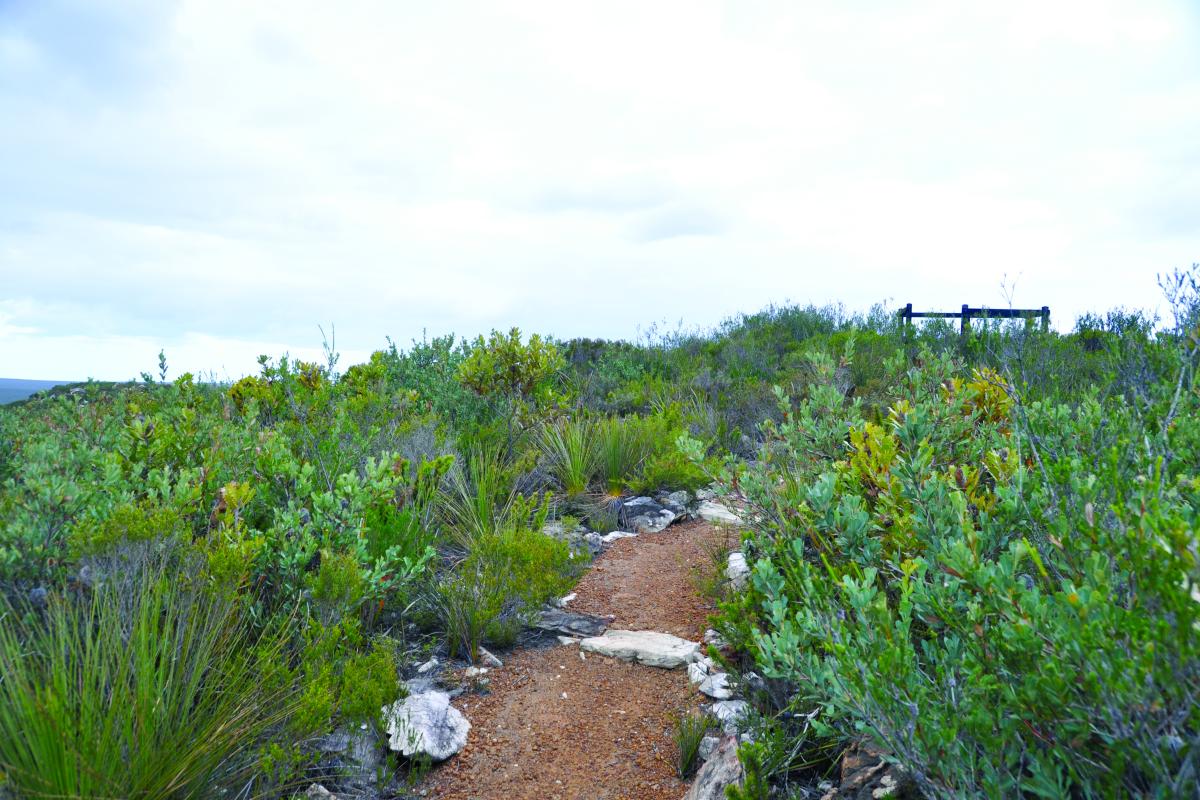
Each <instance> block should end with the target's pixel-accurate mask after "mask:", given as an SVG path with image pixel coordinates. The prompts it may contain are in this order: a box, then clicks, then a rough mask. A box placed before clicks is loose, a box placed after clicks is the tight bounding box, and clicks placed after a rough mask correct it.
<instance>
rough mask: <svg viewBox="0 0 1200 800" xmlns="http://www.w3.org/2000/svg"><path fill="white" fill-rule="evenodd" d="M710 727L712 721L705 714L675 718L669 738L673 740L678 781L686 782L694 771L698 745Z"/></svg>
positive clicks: (698, 752) (697, 756)
mask: <svg viewBox="0 0 1200 800" xmlns="http://www.w3.org/2000/svg"><path fill="white" fill-rule="evenodd" d="M711 727H712V719H711V718H710V717H709V716H707V715H706V714H699V713H696V712H694V711H693V712H691V713H689V714H680V715H679V717H677V718H676V720H675V730H674V731H672V732H671V738H672V739H674V740H675V772H676V774H678V775H679V779H680V780H685V781H686V780H687V779H688V778H690V777H691V775H692V773H693V772H695V771H696V762H697V761H698V760H699V757H700V743H701V742H703V741H704V736H705V735H706V734H707V733H708V731H709V728H711Z"/></svg>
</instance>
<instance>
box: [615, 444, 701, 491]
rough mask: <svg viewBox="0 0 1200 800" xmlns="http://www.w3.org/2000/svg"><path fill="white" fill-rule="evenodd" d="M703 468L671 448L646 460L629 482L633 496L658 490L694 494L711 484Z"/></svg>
mask: <svg viewBox="0 0 1200 800" xmlns="http://www.w3.org/2000/svg"><path fill="white" fill-rule="evenodd" d="M711 480H712V479H711V478H710V477H709V476H708V474H707V473H706V472H705V471H704V468H703V467H702V466H700V465H699V464H696V463H695V462H694V461H692V460H691V459H690V458H688V457H687V455H685V454H684V453H682V452H680V451H679V450H678V449H676V448H674V447H672V448H669V449H666V450H663V451H661V452H658V453H655V454H654V455H652V456H650V457H649V458H647V459H646V460H645V461H644V462H643V463H642V468H641V469H640V470H639V471H638V473H637V475H636V476H635V477H634V478H633V479H632V480H630V481H629V488H630V489H631V490H632V491H633V492H634V493H635V494H646V493H649V492H653V491H657V490H658V489H672V490H675V489H687V490H688V491H691V492H694V491H696V490H697V489H700V488H702V487H704V486H707V485H708V484H709V483H710V482H711Z"/></svg>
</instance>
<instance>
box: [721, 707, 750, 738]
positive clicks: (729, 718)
mask: <svg viewBox="0 0 1200 800" xmlns="http://www.w3.org/2000/svg"><path fill="white" fill-rule="evenodd" d="M712 713H713V716H714V717H716V718H717V721H718V722H720V723H721V726H722V727H723V728H724V729H725V732H726V733H733V732H734V731H736V730H737V724H738V722H739V721H740V720H741V719H742V718H743V717H745V716H746V715H747V714H748V713H750V704H749V703H747V702H746V701H745V700H720V701H718V702H716V703H713V704H712Z"/></svg>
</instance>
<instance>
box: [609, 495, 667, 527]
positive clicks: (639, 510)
mask: <svg viewBox="0 0 1200 800" xmlns="http://www.w3.org/2000/svg"><path fill="white" fill-rule="evenodd" d="M621 518H622V519H623V520H625V521H626V522H625V524H626V525H628V526H629V527H630V528H633V529H634V530H635V531H637V532H638V533H658V532H659V531H661V530H664V529H666V527H667V526H668V525H670V524H671V523H672V522H674V521H675V520H676V518H677V515H676V514H675V512H674V511H671V510H670V509H666V508H663V507H662V506H661V505H659V504H658V503H656V502H655V501H654V500H653V499H652V498H649V497H635V498H633V499H632V500H626V501H625V502H624V503H623V504H622V505H621Z"/></svg>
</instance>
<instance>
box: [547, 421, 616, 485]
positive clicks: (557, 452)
mask: <svg viewBox="0 0 1200 800" xmlns="http://www.w3.org/2000/svg"><path fill="white" fill-rule="evenodd" d="M600 428H601V425H598V424H597V423H595V422H593V421H591V420H590V419H586V418H583V419H566V420H562V421H560V422H557V423H554V424H551V425H547V426H546V427H544V428H543V429H542V432H541V436H540V437H539V440H538V443H539V446H540V448H541V451H542V456H543V457H544V459H545V461H546V466H547V468H548V469H549V470H550V474H551V475H553V476H554V478H555V480H557V481H558V483H559V486H560V487H561V488H562V491H563V493H564V494H565V495H566V496H567V497H569V498H574V497H580V496H581V495H583V494H584V493H585V492H587V490H588V487H589V486H590V485H591V482H592V478H594V477H595V475H596V469H597V466H598V459H597V450H596V440H597V433H598V431H599V430H600Z"/></svg>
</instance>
